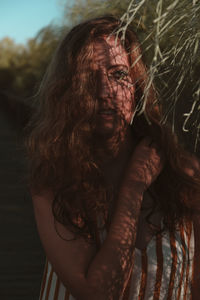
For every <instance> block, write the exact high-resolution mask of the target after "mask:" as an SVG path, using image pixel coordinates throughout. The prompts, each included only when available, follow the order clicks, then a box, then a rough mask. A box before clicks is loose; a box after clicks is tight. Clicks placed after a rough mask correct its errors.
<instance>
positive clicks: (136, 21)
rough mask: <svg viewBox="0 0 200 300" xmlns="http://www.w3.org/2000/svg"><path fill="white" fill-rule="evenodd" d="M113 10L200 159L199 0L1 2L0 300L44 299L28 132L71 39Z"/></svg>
mask: <svg viewBox="0 0 200 300" xmlns="http://www.w3.org/2000/svg"><path fill="white" fill-rule="evenodd" d="M107 13H112V14H115V15H116V16H118V17H122V19H123V20H124V21H125V22H131V23H132V24H133V26H134V28H135V31H136V33H137V35H138V38H139V40H140V42H141V45H142V48H143V56H144V60H145V62H146V64H147V66H148V69H149V75H150V78H151V79H152V80H154V82H155V85H156V88H157V90H158V92H159V95H160V101H162V103H163V106H164V110H165V114H164V120H163V121H164V122H165V121H168V122H169V123H170V124H171V126H172V128H173V130H174V131H175V132H176V134H177V135H178V136H179V139H180V142H181V143H182V144H183V145H184V147H185V148H186V149H187V150H188V151H190V152H191V153H194V152H195V154H196V155H197V156H199V154H200V149H199V130H200V125H199V124H200V114H199V110H200V105H199V95H200V46H199V41H200V23H199V20H200V4H199V1H194V0H193V1H192V0H182V1H177V0H165V1H162V0H151V1H147V0H132V1H130V0H123V1H118V0H109V1H106V0H34V1H31V0H1V1H0V166H1V168H0V199H1V201H0V236H1V247H0V258H1V259H0V261H1V264H0V299H2V300H11V299H12V300H23V299H24V300H25V299H26V300H35V299H38V297H39V290H40V282H41V277H42V273H43V267H44V262H45V255H44V252H43V250H42V247H41V244H40V240H39V237H38V234H37V230H36V225H35V220H34V216H33V209H32V203H31V198H30V194H29V191H28V187H27V184H26V175H27V163H26V155H25V150H24V146H23V130H24V128H25V126H26V124H27V122H28V121H29V119H30V117H31V114H32V112H33V110H34V100H33V99H34V95H36V93H37V90H38V88H39V86H40V82H41V80H42V77H43V75H44V73H45V70H46V68H47V66H48V64H49V62H50V60H51V57H52V55H53V53H54V51H55V49H56V47H57V45H58V43H59V41H60V39H61V38H62V37H63V35H65V34H66V32H68V31H69V30H70V28H71V27H73V26H74V25H75V24H77V23H79V22H80V21H82V20H85V19H87V18H90V17H91V16H92V17H95V16H99V15H103V14H107Z"/></svg>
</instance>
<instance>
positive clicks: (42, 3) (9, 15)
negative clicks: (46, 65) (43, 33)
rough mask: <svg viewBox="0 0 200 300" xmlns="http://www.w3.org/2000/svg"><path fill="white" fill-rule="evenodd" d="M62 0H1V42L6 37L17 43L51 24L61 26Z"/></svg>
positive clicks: (23, 41)
mask: <svg viewBox="0 0 200 300" xmlns="http://www.w3.org/2000/svg"><path fill="white" fill-rule="evenodd" d="M66 1H68V0H66ZM61 2H62V1H60V0H0V40H1V39H2V38H4V37H6V36H9V37H11V38H12V39H14V40H15V42H16V43H22V44H25V43H26V41H27V39H29V38H32V37H34V36H35V35H36V34H37V32H38V31H39V30H40V29H41V28H43V27H45V26H46V25H48V24H49V23H53V24H60V20H61V17H62V12H63V6H62V5H61Z"/></svg>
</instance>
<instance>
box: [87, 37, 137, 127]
mask: <svg viewBox="0 0 200 300" xmlns="http://www.w3.org/2000/svg"><path fill="white" fill-rule="evenodd" d="M93 68H94V72H95V76H96V77H95V78H96V81H97V91H96V97H97V101H98V114H97V122H96V128H97V129H98V130H103V131H104V132H105V131H111V130H113V129H115V128H114V127H116V126H118V127H119V126H120V127H121V129H123V128H124V127H126V125H128V124H130V122H131V119H132V116H133V113H134V107H135V105H134V92H135V88H134V85H133V82H132V79H131V77H130V64H129V59H128V55H127V53H126V51H125V49H124V48H123V46H122V45H121V44H120V42H119V41H118V42H117V41H116V40H115V37H114V36H112V37H110V38H109V37H106V36H105V37H102V38H99V39H98V40H96V41H95V43H94V54H93Z"/></svg>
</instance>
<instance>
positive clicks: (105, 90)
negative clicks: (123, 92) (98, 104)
mask: <svg viewBox="0 0 200 300" xmlns="http://www.w3.org/2000/svg"><path fill="white" fill-rule="evenodd" d="M99 75H100V76H99V79H98V80H99V82H98V86H99V90H98V96H99V97H100V98H103V99H105V98H111V97H112V85H111V82H110V80H109V77H108V74H107V73H105V72H101V73H100V74H99Z"/></svg>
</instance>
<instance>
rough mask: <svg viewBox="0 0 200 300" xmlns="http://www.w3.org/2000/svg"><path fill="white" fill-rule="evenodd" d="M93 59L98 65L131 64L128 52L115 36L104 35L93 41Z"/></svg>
mask: <svg viewBox="0 0 200 300" xmlns="http://www.w3.org/2000/svg"><path fill="white" fill-rule="evenodd" d="M93 59H94V63H95V64H97V65H105V64H106V65H107V64H111V65H113V64H121V65H122V64H123V65H127V66H129V60H128V54H127V52H126V50H125V49H124V47H123V46H122V44H121V42H120V41H119V39H118V40H117V39H116V38H115V36H104V37H101V38H98V39H96V40H95V41H94V42H93Z"/></svg>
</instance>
